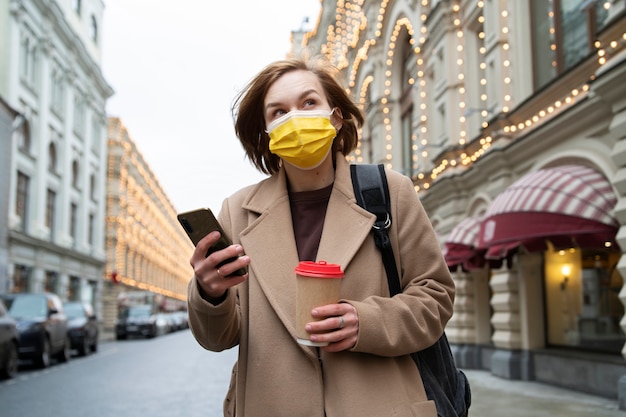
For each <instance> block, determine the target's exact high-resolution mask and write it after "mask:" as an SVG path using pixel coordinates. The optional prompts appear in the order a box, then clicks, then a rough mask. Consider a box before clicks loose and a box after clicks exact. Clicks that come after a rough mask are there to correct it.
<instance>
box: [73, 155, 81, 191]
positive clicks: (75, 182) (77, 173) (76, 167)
mask: <svg viewBox="0 0 626 417" xmlns="http://www.w3.org/2000/svg"><path fill="white" fill-rule="evenodd" d="M79 185H80V167H79V165H78V160H76V159H74V161H72V187H74V188H76V189H78V186H79Z"/></svg>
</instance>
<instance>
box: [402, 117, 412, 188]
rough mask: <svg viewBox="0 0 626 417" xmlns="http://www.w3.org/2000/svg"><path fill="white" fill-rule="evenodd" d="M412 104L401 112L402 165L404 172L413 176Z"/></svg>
mask: <svg viewBox="0 0 626 417" xmlns="http://www.w3.org/2000/svg"><path fill="white" fill-rule="evenodd" d="M412 126H413V106H411V107H409V108H408V109H407V111H405V112H404V113H403V114H402V166H403V167H404V174H405V175H407V176H409V177H411V176H413V139H412V135H413V128H412Z"/></svg>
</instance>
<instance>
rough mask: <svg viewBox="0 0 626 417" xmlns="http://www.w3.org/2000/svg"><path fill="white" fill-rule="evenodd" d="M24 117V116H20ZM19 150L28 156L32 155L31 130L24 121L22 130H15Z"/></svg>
mask: <svg viewBox="0 0 626 417" xmlns="http://www.w3.org/2000/svg"><path fill="white" fill-rule="evenodd" d="M18 117H24V116H18ZM15 136H16V142H17V148H18V149H19V150H20V152H22V153H25V154H26V155H29V154H30V135H29V129H28V128H27V127H26V122H25V121H23V122H22V123H21V126H20V128H18V129H17V130H15Z"/></svg>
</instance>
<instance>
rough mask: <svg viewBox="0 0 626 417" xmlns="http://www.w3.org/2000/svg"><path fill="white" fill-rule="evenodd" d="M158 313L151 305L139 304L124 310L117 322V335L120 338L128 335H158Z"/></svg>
mask: <svg viewBox="0 0 626 417" xmlns="http://www.w3.org/2000/svg"><path fill="white" fill-rule="evenodd" d="M157 330H158V329H157V315H156V314H154V312H153V311H152V306H151V305H147V304H146V305H137V306H132V307H128V309H125V310H122V311H121V312H120V316H119V318H118V319H117V323H115V337H116V339H118V340H122V339H126V338H127V337H128V336H142V337H148V338H151V337H155V336H156V335H157Z"/></svg>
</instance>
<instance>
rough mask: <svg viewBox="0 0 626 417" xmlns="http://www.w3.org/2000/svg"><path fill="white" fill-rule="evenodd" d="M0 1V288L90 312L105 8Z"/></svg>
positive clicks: (97, 281) (98, 216)
mask: <svg viewBox="0 0 626 417" xmlns="http://www.w3.org/2000/svg"><path fill="white" fill-rule="evenodd" d="M0 4H2V7H1V8H0V27H2V31H1V32H0V45H2V47H0V62H2V65H0V96H1V97H2V98H3V100H4V102H6V104H7V106H10V108H12V109H13V113H12V120H11V121H10V123H9V124H8V126H9V128H8V129H4V128H3V129H2V133H3V134H2V136H1V137H0V139H1V140H2V142H3V144H2V149H3V151H2V156H1V157H0V162H2V163H3V166H2V168H1V171H2V172H3V173H6V174H7V175H6V176H3V184H5V186H6V189H4V188H2V191H3V192H2V194H1V195H0V198H2V203H0V205H2V206H4V207H6V208H7V210H6V227H7V233H2V234H0V237H2V238H3V239H5V238H6V246H4V242H3V244H2V245H0V247H3V246H4V247H6V256H5V257H0V263H1V264H0V267H1V268H3V269H4V271H6V275H5V274H4V273H2V274H0V286H1V287H0V291H1V292H35V291H44V290H45V291H50V292H55V293H57V294H59V295H60V297H61V298H62V299H63V300H68V299H72V300H82V301H88V302H91V303H93V304H94V305H95V306H96V308H97V311H98V312H99V311H100V310H99V309H98V307H99V300H100V290H101V278H102V275H103V272H104V263H105V251H104V227H103V225H104V215H105V198H104V195H105V194H104V193H105V173H106V143H105V141H104V138H105V133H106V130H105V129H106V126H105V123H106V114H105V103H106V100H107V99H108V98H109V97H110V96H111V95H112V94H113V90H112V89H111V87H110V86H109V85H108V83H107V82H106V81H105V79H104V77H103V76H102V72H101V69H100V59H101V37H100V33H99V28H100V27H101V22H102V12H103V8H104V5H103V3H102V2H101V1H82V2H80V1H78V2H76V1H74V2H70V1H63V2H57V1H42V0H6V1H2V2H1V3H0ZM5 126H6V125H5ZM5 133H7V134H6V135H5ZM4 150H6V151H7V153H6V154H5V152H4ZM5 163H6V164H7V165H4V164H5ZM2 213H5V211H4V210H3V211H2ZM4 220H5V219H3V221H2V222H0V224H4ZM4 271H3V272H4Z"/></svg>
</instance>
